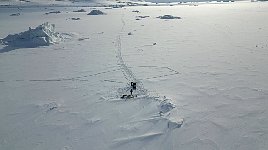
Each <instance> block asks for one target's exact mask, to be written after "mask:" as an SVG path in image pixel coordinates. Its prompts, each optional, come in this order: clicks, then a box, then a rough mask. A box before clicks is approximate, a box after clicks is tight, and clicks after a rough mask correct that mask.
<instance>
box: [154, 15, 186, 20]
mask: <svg viewBox="0 0 268 150" xmlns="http://www.w3.org/2000/svg"><path fill="white" fill-rule="evenodd" d="M157 18H160V19H181V17H175V16H172V15H164V16H159V17H157Z"/></svg>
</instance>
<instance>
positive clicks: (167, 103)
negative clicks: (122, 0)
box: [116, 16, 183, 128]
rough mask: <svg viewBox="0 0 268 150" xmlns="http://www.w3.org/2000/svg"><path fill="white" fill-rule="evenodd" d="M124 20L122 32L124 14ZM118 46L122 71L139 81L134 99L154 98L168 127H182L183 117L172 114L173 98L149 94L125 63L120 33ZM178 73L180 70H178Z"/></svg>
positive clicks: (124, 89) (130, 78) (117, 40)
mask: <svg viewBox="0 0 268 150" xmlns="http://www.w3.org/2000/svg"><path fill="white" fill-rule="evenodd" d="M121 21H122V24H123V26H122V28H121V32H123V31H124V27H125V22H124V19H123V16H122V18H121ZM116 48H117V51H116V53H117V55H116V57H117V58H118V65H119V67H120V68H121V71H122V72H123V74H124V77H125V78H126V80H127V81H128V82H129V83H130V82H136V83H137V89H136V90H135V94H136V95H137V98H135V97H134V99H140V98H141V99H143V98H145V99H146V100H154V101H156V102H158V103H159V104H158V109H159V116H160V117H162V118H163V119H164V120H165V119H167V120H168V121H167V127H168V128H180V127H181V125H182V123H183V119H181V118H172V117H171V116H170V112H171V111H172V110H173V109H174V108H175V105H174V104H173V103H172V100H171V99H168V98H166V96H163V97H159V96H151V95H149V94H148V90H147V89H145V88H144V86H143V84H142V82H141V80H139V79H137V78H136V76H135V74H134V73H133V72H132V71H131V69H130V68H129V67H128V66H127V64H126V63H125V61H124V59H123V57H122V45H121V36H120V35H118V36H117V38H116ZM176 74H178V72H177V71H176ZM130 89H131V87H129V86H126V87H125V88H119V89H118V94H120V95H122V94H125V93H126V92H127V91H129V90H130Z"/></svg>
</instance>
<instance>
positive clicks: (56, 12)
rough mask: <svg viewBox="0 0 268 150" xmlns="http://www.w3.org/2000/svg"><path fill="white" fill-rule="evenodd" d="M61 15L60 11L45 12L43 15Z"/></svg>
mask: <svg viewBox="0 0 268 150" xmlns="http://www.w3.org/2000/svg"><path fill="white" fill-rule="evenodd" d="M59 13H61V12H60V11H50V12H47V13H45V14H46V15H49V14H59Z"/></svg>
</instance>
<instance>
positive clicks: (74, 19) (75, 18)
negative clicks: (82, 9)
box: [71, 18, 80, 20]
mask: <svg viewBox="0 0 268 150" xmlns="http://www.w3.org/2000/svg"><path fill="white" fill-rule="evenodd" d="M71 20H80V18H71Z"/></svg>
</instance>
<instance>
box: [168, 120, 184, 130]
mask: <svg viewBox="0 0 268 150" xmlns="http://www.w3.org/2000/svg"><path fill="white" fill-rule="evenodd" d="M182 124H183V119H176V118H169V119H168V128H171V129H174V128H180V127H181V126H182Z"/></svg>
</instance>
